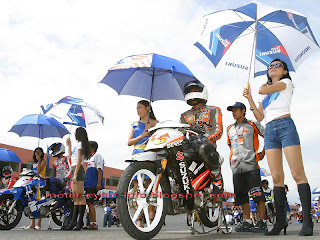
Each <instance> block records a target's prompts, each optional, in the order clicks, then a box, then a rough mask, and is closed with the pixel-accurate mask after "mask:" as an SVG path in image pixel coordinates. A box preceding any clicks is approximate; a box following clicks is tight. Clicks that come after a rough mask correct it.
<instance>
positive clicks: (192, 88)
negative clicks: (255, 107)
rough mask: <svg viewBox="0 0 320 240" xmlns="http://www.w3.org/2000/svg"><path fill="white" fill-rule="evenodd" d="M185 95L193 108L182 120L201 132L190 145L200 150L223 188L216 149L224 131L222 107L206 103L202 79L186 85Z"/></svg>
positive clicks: (219, 185)
mask: <svg viewBox="0 0 320 240" xmlns="http://www.w3.org/2000/svg"><path fill="white" fill-rule="evenodd" d="M184 96H185V101H186V102H187V104H189V105H191V106H192V108H191V109H190V110H188V111H186V112H184V113H182V114H181V118H180V122H181V123H186V124H189V125H190V126H191V130H194V131H196V132H198V133H200V134H199V135H197V136H193V137H191V138H190V140H189V146H190V147H191V148H193V150H194V151H195V152H198V153H199V155H200V157H201V159H202V160H203V161H204V163H205V165H206V167H207V168H208V169H209V170H210V172H211V175H212V177H213V178H215V180H214V182H213V184H214V185H215V186H216V187H217V188H218V189H219V190H222V189H223V181H222V176H221V164H222V162H221V159H220V156H219V153H218V152H217V151H216V147H217V145H216V141H217V140H219V139H220V138H221V136H222V133H223V127H222V113H221V109H220V108H218V107H214V106H208V105H206V103H207V100H208V91H207V88H206V87H205V86H204V85H203V84H202V83H201V82H200V81H191V82H188V83H187V84H186V85H185V86H184Z"/></svg>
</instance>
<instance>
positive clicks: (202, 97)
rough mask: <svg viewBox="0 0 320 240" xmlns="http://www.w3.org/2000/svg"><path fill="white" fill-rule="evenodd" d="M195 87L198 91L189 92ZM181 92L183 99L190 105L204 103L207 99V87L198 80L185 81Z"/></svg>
mask: <svg viewBox="0 0 320 240" xmlns="http://www.w3.org/2000/svg"><path fill="white" fill-rule="evenodd" d="M195 88H196V89H199V92H191V90H192V89H195ZM183 94H184V99H185V101H186V102H187V104H189V105H191V106H194V105H197V104H199V103H204V104H206V103H207V101H208V90H207V87H206V86H205V85H203V84H202V83H201V82H200V81H198V80H195V81H191V82H188V83H186V84H185V85H184V88H183Z"/></svg>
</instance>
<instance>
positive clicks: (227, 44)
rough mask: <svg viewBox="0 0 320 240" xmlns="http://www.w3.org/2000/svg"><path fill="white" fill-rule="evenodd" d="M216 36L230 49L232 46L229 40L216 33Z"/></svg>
mask: <svg viewBox="0 0 320 240" xmlns="http://www.w3.org/2000/svg"><path fill="white" fill-rule="evenodd" d="M215 36H216V37H217V38H218V39H219V41H220V42H221V43H222V45H223V46H224V47H228V46H229V45H230V44H231V43H230V42H229V40H228V39H223V38H222V37H221V35H220V34H219V33H216V34H215Z"/></svg>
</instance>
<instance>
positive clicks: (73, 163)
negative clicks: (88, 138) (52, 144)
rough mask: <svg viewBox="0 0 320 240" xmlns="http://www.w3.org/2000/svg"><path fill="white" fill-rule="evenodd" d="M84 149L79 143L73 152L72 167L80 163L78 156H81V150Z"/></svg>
mask: <svg viewBox="0 0 320 240" xmlns="http://www.w3.org/2000/svg"><path fill="white" fill-rule="evenodd" d="M81 148H82V144H81V142H78V143H77V146H75V148H74V149H73V150H72V155H71V167H73V166H76V165H77V162H78V156H79V149H81ZM83 159H84V157H82V161H81V164H82V163H83Z"/></svg>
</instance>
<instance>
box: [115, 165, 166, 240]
mask: <svg viewBox="0 0 320 240" xmlns="http://www.w3.org/2000/svg"><path fill="white" fill-rule="evenodd" d="M155 172H156V168H155V165H154V164H153V163H150V162H135V163H133V164H131V165H129V166H128V167H127V168H126V170H125V171H124V172H123V174H122V176H121V178H120V180H119V184H118V188H117V194H118V198H117V209H118V214H119V218H120V222H121V224H122V226H123V228H124V229H125V231H126V232H127V233H128V234H129V235H130V236H131V237H133V238H135V239H151V238H153V237H154V236H156V235H157V234H158V232H159V231H160V229H161V228H162V226H163V224H164V221H165V217H166V213H167V206H168V201H169V199H170V198H169V194H168V193H169V184H168V182H167V181H166V178H165V177H164V176H162V178H161V181H160V184H159V187H158V191H157V193H154V192H153V191H152V189H154V186H155V184H156V175H155ZM152 193H153V194H152ZM163 194H165V195H163ZM152 196H153V198H152Z"/></svg>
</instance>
